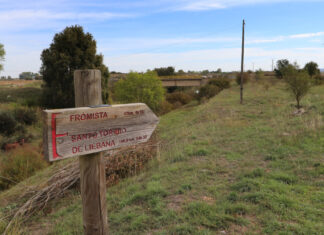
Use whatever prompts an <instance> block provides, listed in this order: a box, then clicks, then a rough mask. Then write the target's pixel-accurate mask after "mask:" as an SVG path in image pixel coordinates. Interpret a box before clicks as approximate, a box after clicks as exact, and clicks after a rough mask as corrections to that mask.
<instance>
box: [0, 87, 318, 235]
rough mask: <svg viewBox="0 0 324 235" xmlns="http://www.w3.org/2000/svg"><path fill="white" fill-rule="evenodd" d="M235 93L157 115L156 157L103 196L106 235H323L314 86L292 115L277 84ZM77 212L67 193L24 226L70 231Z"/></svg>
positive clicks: (77, 223)
mask: <svg viewBox="0 0 324 235" xmlns="http://www.w3.org/2000/svg"><path fill="white" fill-rule="evenodd" d="M244 92H245V100H244V105H239V87H238V86H234V87H232V88H231V89H228V90H224V91H222V92H221V93H220V94H219V95H217V96H216V97H215V98H213V99H211V100H210V101H209V102H207V103H205V104H202V105H199V106H195V107H187V108H182V109H179V110H176V111H174V112H171V113H168V114H166V115H165V116H163V117H161V121H160V124H159V127H158V134H159V136H160V140H161V147H160V157H159V158H157V159H155V160H153V161H152V162H151V163H150V165H149V167H148V169H147V170H146V171H144V172H141V173H139V174H138V175H137V176H134V177H132V178H128V179H125V180H123V181H121V182H120V183H119V184H118V185H116V186H113V187H110V188H108V190H107V207H108V208H107V210H108V219H109V229H110V232H111V234H218V233H220V232H221V231H226V234H307V235H308V234H324V220H323V218H324V122H323V121H324V120H323V116H324V86H317V87H313V88H312V89H311V91H310V94H309V95H307V96H306V97H305V98H304V99H303V100H302V104H303V105H304V108H305V109H306V110H307V112H306V113H305V114H304V115H302V116H294V115H292V113H293V111H294V100H293V98H292V97H291V96H289V94H288V93H287V91H286V90H285V87H284V85H283V84H282V83H280V82H279V83H277V84H276V85H275V87H270V89H269V90H265V89H264V88H263V86H262V85H258V84H255V83H252V84H249V85H247V86H246V89H245V90H244ZM35 177H37V176H35ZM0 198H1V195H0ZM81 210H82V209H81V199H80V197H79V195H78V194H72V195H70V196H68V197H66V198H65V199H64V200H63V201H61V203H58V205H56V206H55V205H53V211H52V213H51V214H49V215H46V216H45V215H43V212H40V213H39V214H38V215H36V216H34V217H33V221H36V222H37V221H38V222H39V223H40V224H51V226H48V231H47V233H49V234H80V233H82V219H81V218H82V212H81ZM34 223H35V222H34ZM29 225H30V224H28V223H27V224H26V225H25V229H26V228H28V226H29Z"/></svg>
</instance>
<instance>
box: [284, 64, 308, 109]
mask: <svg viewBox="0 0 324 235" xmlns="http://www.w3.org/2000/svg"><path fill="white" fill-rule="evenodd" d="M283 78H284V79H285V81H286V83H287V84H288V89H289V91H290V92H291V94H292V95H293V96H294V97H295V99H296V102H297V105H296V107H297V109H300V108H301V106H300V101H301V99H302V98H303V97H304V96H305V95H306V94H307V92H308V91H309V88H310V84H311V83H310V77H309V75H308V73H307V72H306V71H305V70H302V71H298V69H297V68H296V66H294V65H289V66H288V67H287V68H286V69H285V71H284V73H283Z"/></svg>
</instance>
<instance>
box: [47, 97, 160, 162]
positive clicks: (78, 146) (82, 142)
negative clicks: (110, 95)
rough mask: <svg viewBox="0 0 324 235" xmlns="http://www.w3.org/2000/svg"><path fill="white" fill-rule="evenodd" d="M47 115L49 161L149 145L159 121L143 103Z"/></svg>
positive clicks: (48, 113)
mask: <svg viewBox="0 0 324 235" xmlns="http://www.w3.org/2000/svg"><path fill="white" fill-rule="evenodd" d="M43 114H44V119H43V120H44V132H43V133H44V136H43V140H44V154H45V158H46V159H47V160H48V161H56V160H61V159H65V158H68V157H74V156H80V155H85V154H90V153H95V152H101V151H106V150H111V149H116V148H119V147H125V146H129V145H135V144H137V143H143V142H146V141H148V139H149V138H150V137H151V135H152V132H153V131H154V129H155V128H156V125H157V124H158V122H159V119H158V117H156V115H155V114H154V113H153V112H152V111H151V110H150V109H149V107H147V106H146V104H143V103H135V104H121V105H111V106H108V105H103V106H99V107H81V108H71V109H52V110H44V111H43Z"/></svg>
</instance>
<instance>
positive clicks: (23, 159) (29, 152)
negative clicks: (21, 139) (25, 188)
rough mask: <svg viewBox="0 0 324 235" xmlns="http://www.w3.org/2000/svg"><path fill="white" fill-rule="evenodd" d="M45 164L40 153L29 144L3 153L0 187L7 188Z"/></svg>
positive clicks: (0, 165) (0, 166)
mask: <svg viewBox="0 0 324 235" xmlns="http://www.w3.org/2000/svg"><path fill="white" fill-rule="evenodd" d="M46 166H47V162H46V161H45V160H44V159H43V156H42V154H41V153H39V152H37V151H36V150H35V149H34V148H32V147H31V146H28V145H25V146H24V147H20V148H17V149H15V150H12V151H10V152H9V153H8V154H6V155H4V157H3V159H2V162H1V164H0V174H1V176H2V178H0V189H7V188H9V187H10V186H11V185H13V184H15V183H18V182H20V181H22V180H24V179H26V178H28V177H30V176H32V175H33V174H34V173H35V172H36V171H37V170H39V169H42V168H44V167H46Z"/></svg>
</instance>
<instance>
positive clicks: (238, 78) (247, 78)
mask: <svg viewBox="0 0 324 235" xmlns="http://www.w3.org/2000/svg"><path fill="white" fill-rule="evenodd" d="M235 81H236V83H237V84H238V85H241V73H238V74H236V80H235ZM249 81H250V75H249V74H248V73H243V84H246V83H248V82H249Z"/></svg>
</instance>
